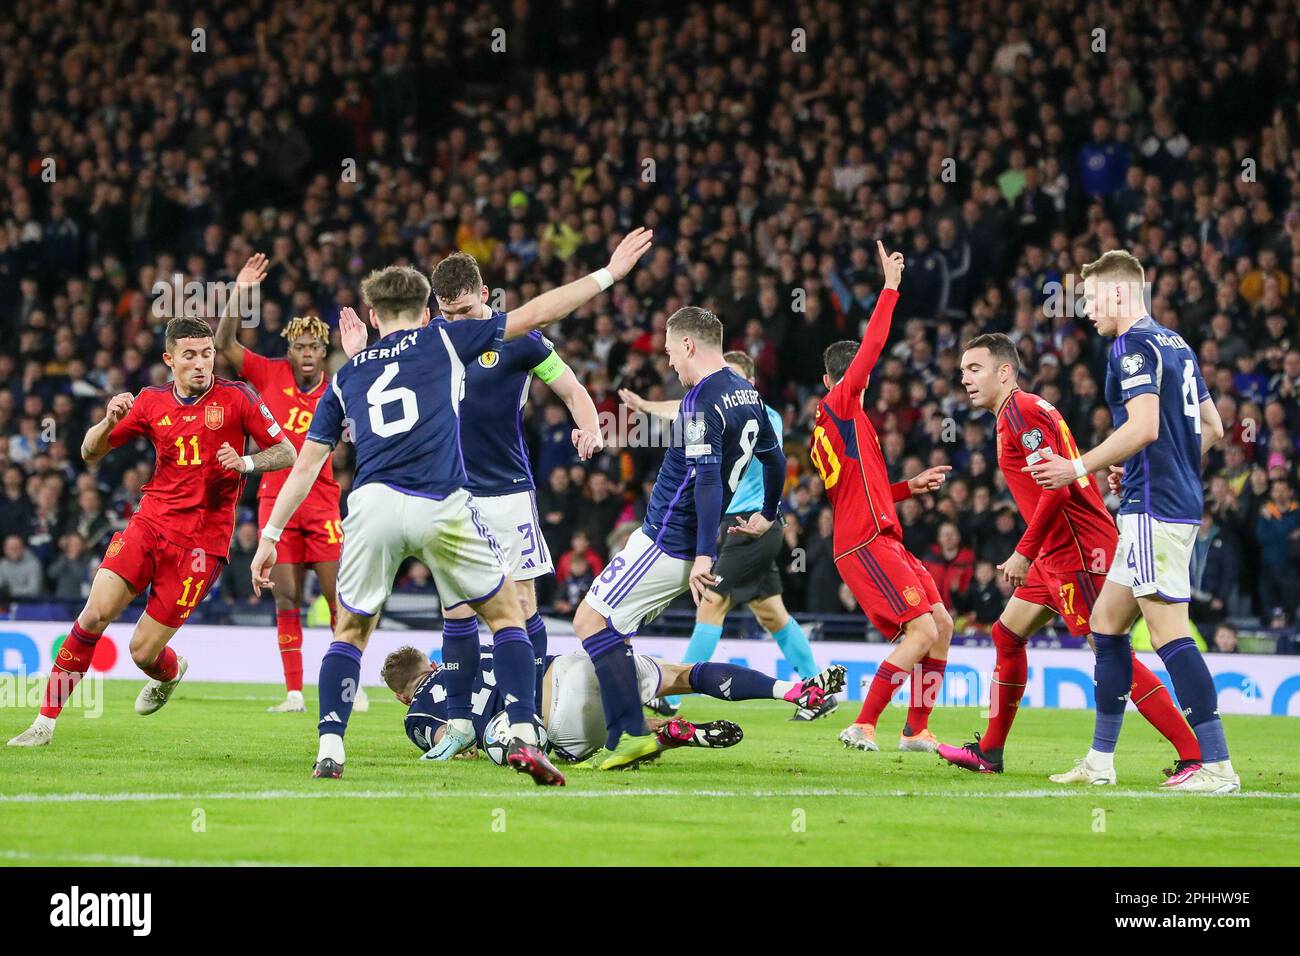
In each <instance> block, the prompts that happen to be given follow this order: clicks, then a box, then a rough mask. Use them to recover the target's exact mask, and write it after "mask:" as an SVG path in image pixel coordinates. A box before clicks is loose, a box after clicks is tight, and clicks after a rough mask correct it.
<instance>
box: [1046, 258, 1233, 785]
mask: <svg viewBox="0 0 1300 956" xmlns="http://www.w3.org/2000/svg"><path fill="white" fill-rule="evenodd" d="M1080 275H1082V276H1083V307H1084V313H1085V314H1086V315H1087V316H1088V318H1089V320H1090V321H1091V322H1092V323H1093V324H1094V325H1095V326H1096V327H1097V331H1098V332H1099V333H1100V334H1101V335H1104V336H1106V337H1108V338H1111V337H1113V338H1114V339H1115V342H1114V344H1113V345H1112V346H1111V348H1110V352H1109V355H1108V356H1107V363H1106V404H1107V405H1109V406H1110V412H1111V418H1112V419H1113V420H1114V423H1115V430H1114V431H1113V432H1111V433H1110V435H1108V436H1107V437H1106V439H1105V441H1103V442H1101V443H1100V444H1099V445H1097V447H1096V448H1094V449H1092V450H1091V451H1089V452H1086V453H1084V454H1083V455H1081V456H1079V457H1077V458H1067V457H1064V456H1061V455H1057V454H1055V453H1050V452H1044V454H1043V457H1042V459H1041V460H1039V461H1037V462H1035V463H1033V464H1032V465H1027V466H1026V469H1025V470H1026V471H1027V472H1028V473H1029V474H1031V475H1032V476H1033V478H1034V480H1035V481H1036V482H1038V484H1040V485H1041V486H1043V487H1044V488H1048V489H1053V488H1062V487H1064V486H1065V485H1068V484H1069V483H1070V482H1072V481H1074V480H1075V479H1077V478H1082V477H1084V476H1085V475H1090V474H1093V473H1095V472H1099V471H1103V470H1105V469H1108V468H1110V467H1112V466H1119V467H1122V469H1123V472H1122V473H1123V477H1122V479H1121V482H1120V505H1119V514H1118V516H1117V517H1116V519H1115V521H1116V524H1117V525H1118V526H1119V544H1118V545H1117V546H1116V549H1115V561H1114V563H1113V564H1112V565H1111V567H1110V572H1109V573H1108V574H1107V575H1106V583H1105V585H1104V586H1103V587H1102V589H1101V593H1100V594H1099V595H1098V596H1097V603H1096V605H1095V606H1094V607H1093V611H1092V622H1091V624H1092V639H1093V642H1094V647H1095V648H1096V651H1097V661H1096V678H1095V682H1096V685H1097V713H1096V718H1095V719H1096V724H1095V727H1094V730H1093V738H1092V747H1091V748H1090V749H1089V750H1088V753H1087V755H1086V756H1085V757H1084V758H1083V759H1082V760H1080V761H1079V762H1078V763H1077V764H1076V766H1075V770H1074V771H1068V772H1067V773H1064V774H1056V775H1054V776H1052V777H1051V779H1052V780H1053V781H1055V782H1057V783H1068V782H1071V780H1072V778H1073V777H1074V776H1076V775H1077V776H1079V777H1083V778H1085V779H1096V778H1098V777H1101V776H1104V775H1113V774H1114V766H1115V763H1114V761H1115V747H1116V745H1117V743H1118V741H1119V733H1120V729H1121V728H1122V727H1123V724H1124V709H1125V704H1126V703H1127V700H1128V691H1129V688H1130V687H1131V685H1132V683H1133V675H1132V660H1133V654H1132V651H1131V649H1130V643H1129V629H1130V628H1131V627H1132V626H1133V621H1134V620H1135V619H1136V618H1137V615H1138V614H1139V613H1141V614H1142V616H1143V617H1144V618H1145V619H1146V622H1147V627H1148V628H1149V630H1150V632H1151V646H1152V647H1154V648H1155V651H1156V653H1157V654H1159V655H1160V660H1161V661H1163V662H1164V665H1165V668H1166V669H1167V670H1168V671H1169V679H1170V680H1171V681H1172V683H1173V685H1174V693H1175V694H1176V695H1177V697H1178V703H1179V705H1180V706H1181V707H1182V708H1183V713H1184V714H1186V715H1187V722H1188V723H1189V724H1191V725H1192V730H1193V731H1195V733H1196V739H1197V741H1198V742H1199V743H1200V747H1201V761H1200V762H1199V763H1193V764H1191V765H1189V766H1186V767H1184V768H1183V769H1182V770H1181V771H1180V772H1179V773H1175V774H1174V775H1172V776H1171V777H1170V778H1169V779H1168V780H1166V781H1165V782H1164V783H1163V784H1161V786H1162V787H1164V788H1166V789H1168V790H1178V791H1181V792H1187V793H1209V794H1222V793H1235V792H1237V791H1238V790H1240V789H1241V778H1240V777H1238V776H1237V774H1236V772H1235V771H1234V770H1233V769H1232V760H1231V759H1230V757H1229V756H1228V742H1227V740H1226V739H1225V737H1224V732H1223V721H1222V719H1221V718H1220V717H1219V696H1218V691H1217V690H1216V688H1215V686H1214V677H1213V675H1212V674H1211V673H1210V668H1209V667H1208V666H1207V665H1206V663H1205V658H1204V657H1203V656H1202V655H1201V652H1200V649H1199V648H1197V646H1196V643H1195V642H1194V641H1193V640H1192V638H1191V621H1190V620H1189V618H1188V613H1187V608H1188V604H1189V603H1190V602H1191V599H1192V587H1191V577H1190V573H1191V562H1192V553H1193V549H1194V548H1195V545H1196V535H1197V531H1198V528H1199V525H1200V522H1201V516H1202V513H1203V511H1204V505H1205V498H1204V489H1203V488H1202V486H1201V459H1202V457H1203V456H1204V455H1205V453H1206V452H1207V451H1209V449H1210V448H1212V447H1213V446H1214V444H1215V443H1216V442H1217V441H1218V440H1219V439H1220V438H1222V437H1223V420H1222V419H1221V418H1220V417H1219V412H1218V409H1217V408H1215V405H1214V401H1213V399H1212V398H1211V397H1210V392H1209V389H1208V388H1206V385H1205V379H1204V378H1203V377H1202V376H1201V369H1200V366H1199V365H1198V364H1197V362H1196V353H1195V352H1193V351H1192V349H1191V347H1190V346H1189V345H1188V344H1187V342H1186V341H1184V339H1183V337H1182V336H1181V335H1179V334H1178V333H1177V332H1175V331H1173V330H1172V329H1169V328H1166V327H1165V326H1163V325H1161V324H1160V323H1158V322H1157V321H1156V320H1155V319H1153V318H1151V316H1150V315H1148V314H1147V309H1146V294H1145V290H1146V276H1145V274H1144V272H1143V269H1142V263H1141V262H1140V261H1138V259H1137V257H1136V256H1134V255H1133V254H1132V253H1130V252H1125V251H1123V250H1121V249H1114V250H1111V251H1110V252H1107V253H1105V254H1104V255H1102V256H1101V258H1099V259H1097V260H1096V261H1095V262H1090V263H1088V264H1087V265H1085V266H1084V267H1083V268H1082V269H1081V270H1080Z"/></svg>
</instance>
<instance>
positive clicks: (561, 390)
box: [546, 353, 605, 461]
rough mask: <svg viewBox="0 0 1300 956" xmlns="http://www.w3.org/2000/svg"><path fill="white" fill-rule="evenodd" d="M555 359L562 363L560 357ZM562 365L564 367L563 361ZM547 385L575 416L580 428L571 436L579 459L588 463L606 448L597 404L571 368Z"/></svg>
mask: <svg viewBox="0 0 1300 956" xmlns="http://www.w3.org/2000/svg"><path fill="white" fill-rule="evenodd" d="M552 354H553V353H552ZM555 359H556V361H561V360H560V359H559V357H558V356H555ZM561 365H562V366H563V362H562V361H561ZM546 384H547V385H549V386H550V387H551V391H553V392H554V393H555V394H556V395H558V396H560V400H561V401H563V402H564V404H565V407H567V408H568V409H569V414H570V415H572V416H573V422H574V424H575V425H577V426H578V427H577V428H575V429H574V430H573V434H572V436H571V438H572V440H573V447H574V448H576V449H577V450H578V457H579V458H581V459H582V460H583V461H586V460H587V459H588V458H590V457H591V456H592V455H594V454H595V453H596V452H598V451H600V450H601V449H602V448H604V447H605V440H604V438H603V437H602V436H601V434H600V415H599V414H598V413H597V412H596V403H595V402H593V401H592V400H591V395H589V394H588V393H587V390H586V389H585V388H583V387H582V383H581V382H579V381H578V376H576V375H574V374H573V369H571V368H567V367H565V368H564V372H563V373H562V374H561V375H560V377H559V378H556V379H553V380H552V381H549V382H547V383H546Z"/></svg>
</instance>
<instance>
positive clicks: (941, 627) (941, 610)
mask: <svg viewBox="0 0 1300 956" xmlns="http://www.w3.org/2000/svg"><path fill="white" fill-rule="evenodd" d="M932 613H933V615H934V626H935V633H936V637H937V640H938V641H939V643H940V644H947V643H948V642H949V641H951V640H952V631H953V623H952V615H951V614H949V613H948V609H947V608H946V607H944V606H943V605H942V604H939V605H936V606H935V607H934V609H933V611H932Z"/></svg>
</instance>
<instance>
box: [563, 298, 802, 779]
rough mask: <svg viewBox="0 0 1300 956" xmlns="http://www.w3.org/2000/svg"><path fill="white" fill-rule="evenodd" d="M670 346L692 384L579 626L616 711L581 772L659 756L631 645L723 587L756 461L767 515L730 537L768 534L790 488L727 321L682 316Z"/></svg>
mask: <svg viewBox="0 0 1300 956" xmlns="http://www.w3.org/2000/svg"><path fill="white" fill-rule="evenodd" d="M665 348H666V350H667V352H668V362H669V364H670V365H671V366H672V367H673V369H674V370H675V371H676V372H677V376H678V378H680V379H681V382H682V385H683V386H685V387H686V388H687V392H686V395H685V397H683V398H682V405H681V412H680V414H679V415H678V418H677V421H676V422H675V423H674V427H673V429H672V445H671V447H670V448H669V449H668V451H667V453H666V454H665V455H664V459H663V463H662V465H661V466H660V468H659V474H658V476H657V477H656V478H655V483H654V488H653V489H652V490H651V492H650V502H649V505H648V506H647V508H646V516H645V522H644V523H643V524H642V526H641V527H640V528H638V529H637V530H636V531H634V532H632V535H631V537H630V538H629V539H628V542H627V544H626V545H625V546H624V547H623V550H622V551H620V552H619V553H618V554H617V555H615V556H614V557H613V558H611V559H610V562H609V565H608V566H607V567H606V568H605V570H604V571H603V572H602V573H601V575H600V576H599V577H598V578H597V579H596V580H595V581H594V582H593V583H592V585H591V588H590V589H589V590H588V591H587V594H586V596H585V597H584V598H583V599H582V604H581V605H579V607H578V612H577V614H576V615H574V618H573V629H574V631H575V633H577V635H578V637H579V638H581V639H582V646H583V649H584V650H586V652H587V654H588V656H590V657H591V661H592V665H593V666H594V667H595V670H596V677H597V678H598V680H599V681H600V697H601V704H602V706H603V708H604V711H605V729H606V732H607V736H606V738H605V746H604V747H603V748H601V749H600V750H598V751H596V753H595V754H594V755H593V756H592V757H590V758H588V759H587V760H586V761H585V762H584V763H582V764H580V765H579V766H582V767H586V768H589V769H595V770H615V769H619V768H622V767H631V766H635V765H636V764H638V763H640V762H642V761H644V760H649V759H653V758H654V757H656V756H658V754H659V750H660V747H659V742H658V740H657V739H656V737H655V735H654V734H653V733H651V730H650V727H649V725H648V724H647V723H646V720H645V717H644V716H642V713H641V695H640V694H639V693H638V690H637V676H636V665H635V662H634V655H633V652H632V646H631V639H632V637H633V636H634V635H635V634H636V632H637V630H638V629H639V628H640V627H641V626H642V625H643V624H645V623H646V622H647V621H650V620H653V619H654V618H655V617H656V616H657V615H658V614H659V613H660V612H661V611H663V609H664V608H665V607H667V606H668V604H669V603H670V602H671V601H672V600H673V599H674V598H676V597H677V595H679V594H681V593H682V592H683V591H685V590H687V589H688V588H689V589H690V592H691V596H692V597H693V598H694V599H695V603H696V605H697V606H698V605H699V603H700V601H701V600H702V599H703V597H704V594H705V592H706V591H707V590H708V589H709V588H711V587H714V586H715V585H716V584H717V583H718V582H717V578H716V577H715V576H714V575H713V572H712V568H713V562H714V560H715V559H716V558H717V553H718V544H717V540H718V526H719V524H720V522H721V520H722V515H723V511H724V509H725V507H726V504H727V502H728V501H730V500H731V498H732V497H733V496H734V495H735V493H736V488H737V486H738V485H739V484H740V478H741V475H743V474H744V472H745V468H746V467H747V466H748V465H749V461H750V459H751V458H752V457H755V456H757V457H758V459H759V461H761V462H762V465H763V507H762V510H761V512H758V513H755V514H752V515H750V516H749V519H748V520H747V521H746V522H745V523H743V524H737V525H733V526H732V527H730V528H728V529H727V532H728V534H748V535H752V536H754V537H760V536H761V535H763V534H764V533H766V532H767V530H768V529H769V528H770V527H771V526H772V522H773V521H774V520H776V517H777V509H778V506H779V504H780V499H781V489H782V487H783V486H784V484H785V455H784V454H783V453H782V452H781V446H780V445H779V444H778V443H777V440H776V435H775V434H774V433H773V432H772V423H771V422H770V421H768V419H767V413H766V412H765V411H764V407H763V400H762V398H760V397H759V394H758V392H756V391H755V390H754V387H753V386H752V385H750V383H749V382H747V381H745V379H743V378H741V377H740V376H739V375H737V374H736V373H735V372H734V371H732V370H731V369H730V368H728V367H727V364H726V362H724V361H723V358H722V323H721V322H719V321H718V317H717V316H716V315H714V314H713V313H712V312H709V311H707V310H706V309H700V308H697V307H695V306H685V307H683V308H681V309H678V310H677V311H676V312H674V313H673V314H672V315H671V316H669V317H668V325H667V330H666V335H665ZM819 676H820V675H818V676H814V677H811V678H809V679H807V680H804V681H801V682H800V683H799V684H797V685H795V688H794V689H793V690H791V692H790V694H791V696H790V697H789V698H787V699H788V700H790V702H791V703H794V704H796V705H798V706H803V707H806V706H808V705H809V704H811V703H812V702H813V700H814V699H820V698H821V697H823V696H825V694H826V693H827V690H826V688H825V686H822V685H821V684H819V683H818V680H819ZM703 692H704V693H710V692H711V690H710V689H708V688H705V689H704V690H703Z"/></svg>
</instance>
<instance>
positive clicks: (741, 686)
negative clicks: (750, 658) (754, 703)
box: [691, 661, 776, 700]
mask: <svg viewBox="0 0 1300 956" xmlns="http://www.w3.org/2000/svg"><path fill="white" fill-rule="evenodd" d="M775 684H776V680H775V679H774V678H771V677H768V676H767V675H766V674H760V673H759V672H758V671H752V670H750V669H749V668H748V667H737V666H736V665H735V664H718V663H715V662H713V661H705V662H703V663H700V664H696V665H695V666H694V667H692V668H691V690H693V691H695V692H696V693H697V694H708V695H709V696H710V697H717V698H718V699H719V700H771V699H772V687H773V685H775Z"/></svg>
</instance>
